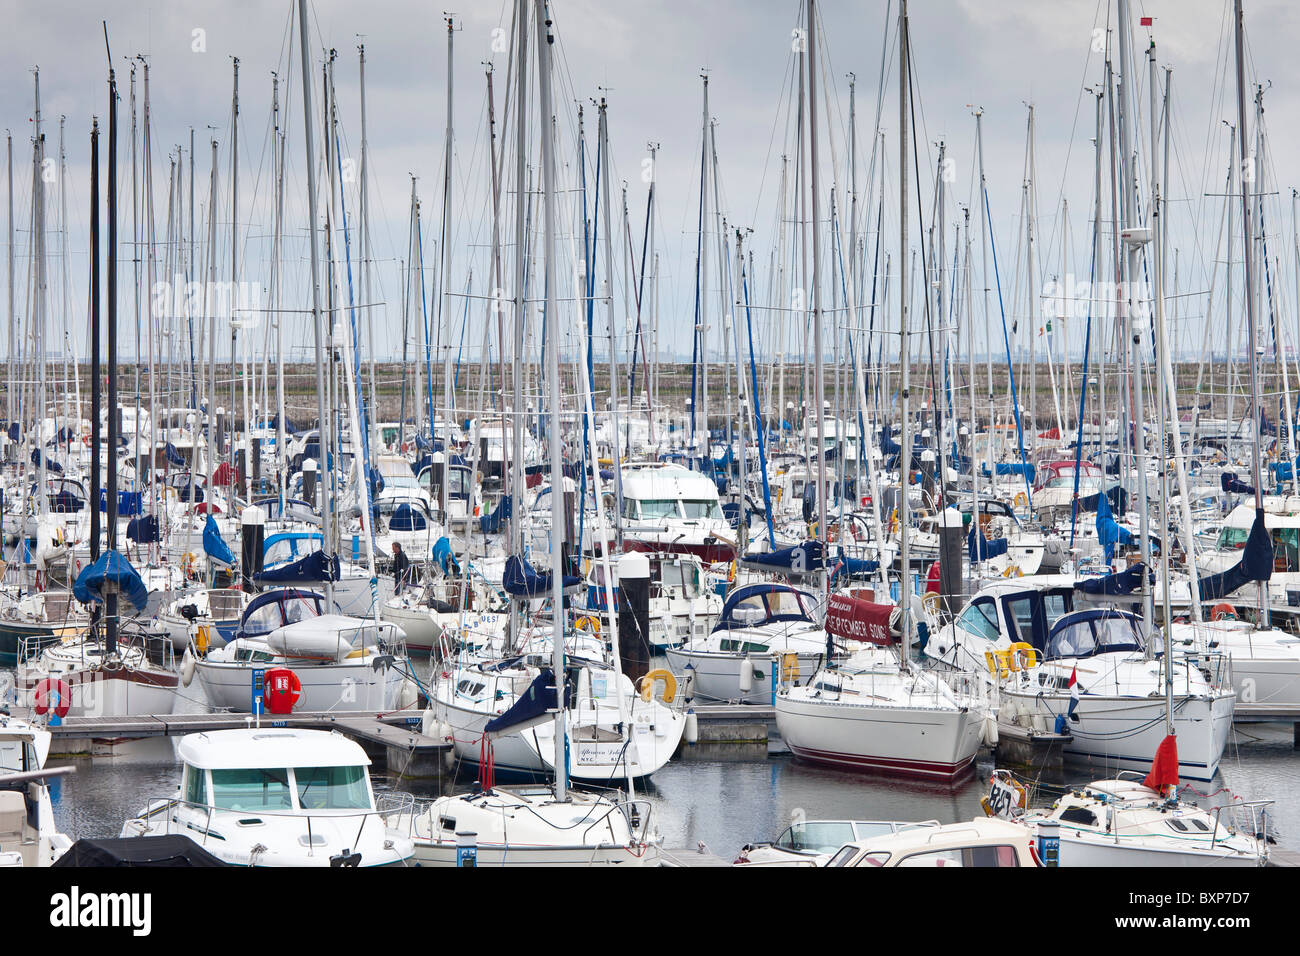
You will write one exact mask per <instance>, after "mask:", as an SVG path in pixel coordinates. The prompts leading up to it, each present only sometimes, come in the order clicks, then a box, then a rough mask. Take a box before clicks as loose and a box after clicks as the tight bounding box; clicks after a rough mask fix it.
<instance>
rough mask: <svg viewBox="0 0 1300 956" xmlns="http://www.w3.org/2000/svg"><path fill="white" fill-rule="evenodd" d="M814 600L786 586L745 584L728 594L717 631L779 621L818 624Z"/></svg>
mask: <svg viewBox="0 0 1300 956" xmlns="http://www.w3.org/2000/svg"><path fill="white" fill-rule="evenodd" d="M816 607H817V599H816V598H815V597H813V596H812V594H810V593H809V592H807V591H801V590H799V589H798V588H795V587H791V586H790V585H788V584H747V585H745V586H744V587H742V588H737V589H736V590H735V591H733V592H731V595H730V596H729V597H728V598H727V603H726V604H724V605H723V607H722V616H721V617H719V618H718V623H717V624H716V625H714V628H713V630H714V631H715V632H716V631H734V630H737V629H740V628H746V627H760V626H762V625H764V624H773V623H777V622H782V621H804V622H806V623H808V624H812V625H814V626H816V625H817V618H816V616H815V608H816Z"/></svg>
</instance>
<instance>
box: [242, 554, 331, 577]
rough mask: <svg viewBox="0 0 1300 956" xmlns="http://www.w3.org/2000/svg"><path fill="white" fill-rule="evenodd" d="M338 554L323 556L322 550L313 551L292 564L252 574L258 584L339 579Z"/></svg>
mask: <svg viewBox="0 0 1300 956" xmlns="http://www.w3.org/2000/svg"><path fill="white" fill-rule="evenodd" d="M339 577H340V574H339V556H338V555H337V554H331V555H330V556H329V557H328V558H326V557H325V552H323V551H313V552H312V553H311V554H309V555H307V556H306V557H304V558H299V559H298V560H297V561H294V562H293V563H292V564H285V565H282V566H281V567H278V568H271V569H270V570H267V571H263V572H262V573H261V574H257V575H254V576H253V580H254V581H256V582H257V583H258V584H317V583H319V582H321V581H337V580H339Z"/></svg>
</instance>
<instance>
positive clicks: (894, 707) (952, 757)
mask: <svg viewBox="0 0 1300 956" xmlns="http://www.w3.org/2000/svg"><path fill="white" fill-rule="evenodd" d="M907 23H908V21H907V5H906V2H904V3H903V4H902V6H901V9H900V12H899V19H898V25H899V37H900V42H899V46H900V53H901V55H900V71H901V72H900V83H901V84H902V90H903V92H902V94H901V102H902V106H901V114H902V115H901V119H902V125H901V129H902V131H903V132H902V133H900V140H901V148H902V162H901V165H900V168H901V169H903V170H906V169H908V168H909V167H908V162H907V133H906V130H907V119H908V117H907V90H908V88H909V84H910V76H909V63H908V52H907V51H908V46H907V29H908V25H907ZM807 26H808V50H807V57H808V61H809V64H808V75H809V91H810V92H809V98H810V103H811V104H812V106H813V108H812V109H811V110H810V117H811V119H810V128H811V142H812V157H813V159H812V175H811V181H812V212H813V217H812V218H813V222H814V223H816V222H817V161H816V155H817V154H816V150H817V136H816V114H817V111H816V108H815V107H816V75H817V70H816V67H815V65H814V64H815V62H816V36H817V20H816V15H815V6H814V0H808V5H807ZM902 183H903V188H902V191H901V192H902V203H903V208H902V215H901V217H900V221H901V223H902V234H901V241H902V250H903V253H904V255H903V259H904V260H905V258H906V253H907V205H906V203H907V191H906V176H905V175H904V177H903V179H902ZM816 249H817V243H816V242H814V243H813V250H814V256H813V293H812V294H813V312H814V317H815V320H817V321H816V324H815V329H816V331H815V332H814V335H815V336H816V338H817V343H818V345H819V346H820V341H821V338H820V332H821V329H820V321H819V318H820V308H819V302H818V296H819V292H818V282H817V263H818V260H817V255H816ZM904 273H906V269H904ZM903 286H904V288H906V282H904V283H903ZM907 298H908V297H907V295H906V294H904V295H902V296H900V297H899V299H900V303H901V323H900V325H901V330H902V343H901V346H900V349H901V350H900V356H901V362H902V370H903V371H902V376H903V378H902V383H901V395H902V423H903V443H902V452H903V459H902V461H903V462H904V464H903V466H902V474H903V476H904V479H906V476H907V475H908V473H909V468H908V466H907V464H906V462H908V461H910V460H911V428H912V422H911V413H910V410H909V407H908V397H907V396H908V385H907V376H908V366H909V364H910V363H909V356H910V354H911V353H910V352H909V351H908V337H907V332H908V318H907ZM817 360H818V361H817V370H816V379H817V382H818V384H819V391H818V395H817V400H818V404H819V405H820V404H821V394H820V382H821V353H820V350H819V351H818V353H817ZM820 467H824V459H823V463H822V465H821V466H820ZM818 483H819V486H821V487H825V480H824V478H821V477H819V479H818ZM905 487H906V481H905V483H904V488H905ZM825 497H826V496H825V495H819V496H818V501H819V505H820V508H821V516H820V520H819V522H818V527H819V529H824V528H825V527H826V520H825V518H826V505H825ZM899 499H900V507H899V524H900V527H901V528H902V529H903V531H902V534H901V536H900V541H899V544H900V549H899V558H900V568H901V572H902V584H901V588H900V594H901V595H902V597H901V599H900V610H901V620H900V625H899V633H898V635H897V636H895V635H893V634H891V633H890V629H889V621H890V617H891V613H892V611H893V608H891V607H889V606H887V605H880V604H876V603H874V602H872V601H868V600H865V599H863V598H858V597H851V596H848V595H840V594H835V595H831V597H830V599H829V601H828V602H827V611H826V633H827V646H826V657H825V663H824V664H823V666H822V667H821V668H820V669H819V670H818V671H817V672H816V673H815V674H814V675H813V676H812V677H811V678H810V679H809V680H808V681H807V683H805V684H803V685H802V686H787V687H784V688H782V689H781V690H779V691H778V692H777V694H776V723H777V727H778V729H779V730H780V732H781V736H782V738H783V739H784V740H785V742H786V743H787V744H788V745H789V747H790V749H791V751H793V752H794V754H795V756H796V757H799V758H801V759H804V760H808V761H811V762H814V763H822V764H829V765H832V766H837V767H844V768H851V769H856V770H866V771H870V772H881V773H891V774H902V775H907V776H913V777H919V778H924V779H931V780H938V781H951V780H954V779H957V778H960V777H962V776H964V775H965V774H968V773H969V772H970V771H971V768H972V767H973V764H974V759H975V754H976V752H977V751H978V750H979V747H980V744H981V741H982V739H983V738H982V728H983V724H984V719H985V713H984V710H983V709H982V708H981V707H980V706H979V703H978V701H976V700H974V699H971V698H969V697H965V696H959V695H958V694H957V693H956V692H954V690H953V689H952V688H951V687H950V686H948V684H947V682H946V681H945V679H944V678H943V677H941V676H940V675H938V674H935V673H930V672H926V671H922V670H920V669H919V668H917V667H915V666H914V665H913V664H912V663H911V662H910V661H909V659H908V654H909V648H910V645H911V637H912V631H913V628H914V626H915V622H914V614H913V612H912V609H911V607H910V600H909V598H908V595H910V593H911V567H910V564H909V546H910V537H911V535H910V530H911V523H910V520H909V518H908V510H909V508H908V495H907V494H906V493H904V494H901V495H900V496H899ZM823 533H824V531H823ZM837 635H838V636H840V637H842V638H845V639H853V640H862V641H865V643H866V645H867V646H865V647H864V648H863V649H861V650H858V651H856V652H855V653H853V654H852V655H850V656H849V657H848V659H847V660H845V661H843V662H835V661H834V660H833V657H834V654H833V646H832V643H831V641H832V638H833V637H835V636H837ZM891 646H896V649H897V652H896V653H894V652H893V651H891V650H890V647H891Z"/></svg>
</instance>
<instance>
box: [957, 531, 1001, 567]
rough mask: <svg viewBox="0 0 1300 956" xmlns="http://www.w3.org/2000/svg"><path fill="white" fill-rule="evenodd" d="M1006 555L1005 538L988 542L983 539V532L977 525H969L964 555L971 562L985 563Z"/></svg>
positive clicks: (986, 539)
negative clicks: (990, 559)
mask: <svg viewBox="0 0 1300 956" xmlns="http://www.w3.org/2000/svg"><path fill="white" fill-rule="evenodd" d="M1006 553H1007V539H1006V538H994V539H993V540H992V541H990V540H989V539H988V538H986V537H984V532H983V531H981V530H980V529H979V527H978V525H976V524H972V525H971V529H970V533H969V534H968V535H966V554H967V556H968V557H969V558H970V560H971V561H972V562H975V563H978V562H980V561H987V560H988V559H989V558H998V557H1001V556H1002V555H1004V554H1006Z"/></svg>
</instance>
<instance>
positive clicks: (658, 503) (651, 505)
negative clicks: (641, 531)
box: [641, 498, 678, 520]
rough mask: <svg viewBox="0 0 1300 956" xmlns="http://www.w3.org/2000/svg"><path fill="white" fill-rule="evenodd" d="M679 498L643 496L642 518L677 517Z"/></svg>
mask: <svg viewBox="0 0 1300 956" xmlns="http://www.w3.org/2000/svg"><path fill="white" fill-rule="evenodd" d="M676 517H678V514H677V499H675V498H642V499H641V518H642V520H654V519H656V518H676Z"/></svg>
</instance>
